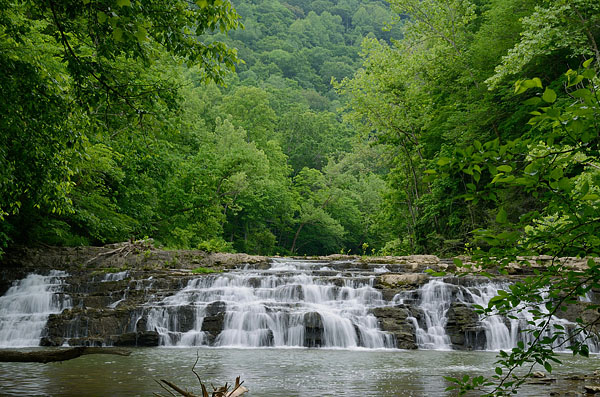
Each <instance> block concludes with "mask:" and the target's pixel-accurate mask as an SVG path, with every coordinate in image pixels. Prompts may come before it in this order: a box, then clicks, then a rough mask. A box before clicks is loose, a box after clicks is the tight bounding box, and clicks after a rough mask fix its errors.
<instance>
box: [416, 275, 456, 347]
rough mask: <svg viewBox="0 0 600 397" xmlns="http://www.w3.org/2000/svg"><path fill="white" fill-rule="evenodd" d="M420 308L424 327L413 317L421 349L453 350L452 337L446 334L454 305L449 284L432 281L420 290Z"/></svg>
mask: <svg viewBox="0 0 600 397" xmlns="http://www.w3.org/2000/svg"><path fill="white" fill-rule="evenodd" d="M419 295H420V304H419V308H420V309H421V310H423V315H424V317H425V318H424V322H425V324H424V327H421V326H420V325H419V322H418V321H417V319H416V318H414V317H411V318H410V319H411V320H412V322H413V326H414V327H415V333H416V337H417V345H418V346H419V348H420V349H432V350H451V349H452V347H451V345H450V337H449V336H448V335H447V334H446V323H447V322H448V316H447V315H448V309H449V308H450V304H451V303H452V293H451V291H450V289H449V284H446V283H444V282H443V281H440V280H431V281H430V282H429V283H427V284H425V285H424V286H423V287H421V289H420V290H419Z"/></svg>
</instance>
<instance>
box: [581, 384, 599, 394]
mask: <svg viewBox="0 0 600 397" xmlns="http://www.w3.org/2000/svg"><path fill="white" fill-rule="evenodd" d="M583 388H584V390H585V392H586V394H598V393H600V386H598V385H584V386H583Z"/></svg>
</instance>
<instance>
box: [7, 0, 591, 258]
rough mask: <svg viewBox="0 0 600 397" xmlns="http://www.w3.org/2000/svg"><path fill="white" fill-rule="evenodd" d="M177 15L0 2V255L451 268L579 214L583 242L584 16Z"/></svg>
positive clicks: (435, 10) (263, 10)
mask: <svg viewBox="0 0 600 397" xmlns="http://www.w3.org/2000/svg"><path fill="white" fill-rule="evenodd" d="M184 3H185V2H180V1H176V0H169V1H167V2H160V1H145V2H144V1H133V0H88V1H82V2H80V1H60V2H57V1H50V2H38V1H33V0H30V1H24V2H13V1H10V0H0V6H1V7H2V10H3V11H2V15H1V17H0V32H1V34H0V48H2V51H0V66H1V68H2V70H3V71H5V72H4V73H3V74H2V75H1V76H0V87H1V88H2V96H1V97H0V112H1V114H2V117H1V119H0V139H1V140H2V143H1V144H0V248H3V249H5V248H7V247H9V246H10V245H13V244H48V245H68V246H71V245H90V244H91V245H95V244H106V243H111V242H118V241H125V240H128V239H131V238H134V239H142V238H145V237H152V238H153V239H154V240H155V244H157V245H162V246H164V247H167V248H200V249H204V250H209V251H238V252H248V253H258V254H328V253H338V252H344V253H355V254H372V253H377V254H412V253H438V254H440V255H451V254H457V253H462V252H464V250H465V248H467V249H471V248H469V247H473V246H475V245H477V246H481V245H482V244H483V245H486V244H487V245H488V246H494V245H498V244H497V241H498V236H500V237H501V239H503V240H505V241H507V242H508V244H510V245H515V244H514V243H515V241H522V238H523V235H524V234H528V235H532V234H536V233H538V234H539V233H541V232H544V231H545V232H548V230H555V228H556V227H564V228H568V227H569V226H568V222H566V221H564V220H562V219H561V218H560V216H556V214H557V213H559V212H560V210H561V207H559V205H561V204H560V203H563V204H564V202H568V201H569V200H570V201H571V202H573V200H574V198H575V199H577V200H578V201H579V202H584V204H585V208H583V207H582V208H578V209H576V210H573V208H571V210H572V211H571V212H575V213H578V212H579V211H587V212H585V214H586V215H585V216H586V220H585V221H584V222H585V223H586V225H587V226H590V225H591V226H593V225H594V224H595V223H598V222H597V221H598V214H599V213H600V211H598V206H599V202H598V193H600V188H599V186H600V171H599V169H600V168H599V166H600V165H599V164H598V127H597V125H596V124H595V123H596V121H595V116H596V115H597V114H598V109H597V107H595V108H594V107H593V106H590V103H587V106H584V105H586V103H585V101H586V100H588V99H589V100H591V99H593V97H592V94H593V95H595V91H593V89H591V90H592V91H590V89H588V88H586V87H590V83H588V81H596V83H597V80H594V79H595V78H596V77H595V75H594V73H593V70H594V68H595V67H597V66H598V62H599V60H600V53H599V50H598V40H599V39H600V26H599V25H600V4H598V3H597V1H594V0H569V1H567V0H473V1H469V0H451V1H440V0H423V1H421V0H390V1H389V2H386V1H378V0H315V1H312V2H310V1H300V0H287V1H284V0H234V1H233V6H232V5H231V4H230V3H229V2H228V1H222V0H214V1H198V2H196V5H194V6H193V7H192V11H190V10H189V9H188V10H186V9H185V7H186V6H185V5H184ZM186 4H187V3H186ZM161 10H162V11H161ZM164 10H169V11H168V12H166V11H164ZM593 59H596V60H595V61H590V62H587V63H586V64H585V65H584V62H585V61H586V60H593ZM198 66H199V67H198ZM569 69H571V72H572V73H574V74H575V75H573V74H572V75H571V76H569V75H568V74H565V72H567V71H568V70H569ZM228 70H230V72H229V73H228V72H227V71H228ZM578 70H579V71H581V73H582V74H578V72H577V71H578ZM533 78H535V79H533ZM571 79H573V81H571ZM575 80H576V81H575ZM516 81H519V82H520V83H519V84H521V85H519V86H518V87H517V90H515V82H516ZM591 86H593V84H592V85H591ZM586 89H588V91H586ZM576 90H583V91H579V92H578V91H576ZM577 92H578V94H576V93H577ZM585 92H587V93H588V94H585ZM584 94H585V95H584ZM578 95H579V96H578ZM573 103H575V104H580V105H582V106H583V107H585V108H586V109H588V110H582V109H579V108H578V109H579V113H572V112H575V111H576V110H574V109H573V107H572V105H573ZM544 104H545V105H544ZM540 106H544V107H543V109H545V110H544V113H543V114H542V113H540V112H539V111H537V110H536V109H538V108H539V107H540ZM569 106H571V107H569ZM548 109H550V110H552V109H553V110H552V112H550V111H549V110H548ZM590 109H592V110H590ZM547 111H548V112H550V113H548V112H547ZM532 112H534V113H533V115H535V114H536V113H535V112H537V114H539V116H538V117H540V120H538V121H537V122H531V121H530V119H531V117H532ZM569 112H571V113H569ZM590 112H591V113H590ZM561 115H563V116H564V115H567V116H570V119H568V120H567V118H565V117H566V116H564V117H563V118H562V119H561V118H560V117H561ZM542 116H543V117H542ZM552 117H554V119H552ZM552 121H556V122H558V123H559V124H560V123H563V124H564V125H566V126H567V127H568V128H566V129H568V130H571V129H573V131H574V132H573V131H571V132H572V133H573V134H575V135H577V137H575V138H573V136H571V138H573V139H574V140H573V142H566V141H564V140H561V139H559V135H560V134H558V133H554V132H552V131H556V125H554V126H553V125H552ZM542 124H543V125H542ZM567 124H568V125H567ZM588 126H591V130H590V129H589V128H583V127H588ZM583 130H586V131H591V132H587V133H586V134H587V135H585V136H584V138H585V139H584V140H583V141H582V140H581V138H580V137H579V135H580V134H583V132H582V131H583ZM578 134H579V135H578ZM548 137H551V139H550V138H548ZM576 142H583V145H579V144H578V143H576ZM561 145H562V146H561ZM578 145H579V146H578ZM565 147H567V148H571V149H572V148H576V149H577V150H574V149H573V150H571V151H569V150H563V149H565ZM555 149H556V150H555ZM579 149H581V150H579ZM530 152H536V153H538V155H539V156H538V158H544V159H547V160H548V162H547V163H544V164H541V165H540V164H538V165H536V166H535V167H534V168H531V167H530V168H529V169H527V170H526V175H525V176H523V175H517V171H518V170H519V172H521V171H523V172H525V168H526V166H527V165H530V164H532V163H533V160H532V159H531V158H530V157H527V156H528V155H527V153H530ZM507 153H509V154H510V153H512V154H511V155H510V156H508V157H506V154H507ZM499 159H500V160H499ZM494 162H496V163H494ZM556 164H560V167H555V165H556ZM549 165H552V166H553V167H550V168H549ZM555 169H560V171H555V174H553V175H552V178H550V179H539V178H538V179H535V178H537V177H535V178H534V175H535V174H536V172H538V171H540V170H551V171H552V170H555ZM542 174H543V173H542V172H541V171H540V172H539V174H538V175H542ZM528 178H529V179H528ZM534 179H535V180H534ZM543 183H546V185H545V186H541V184H543ZM557 190H560V191H562V192H563V193H565V194H564V195H562V196H561V197H559V198H560V200H562V201H560V200H559V199H557V198H551V197H549V196H548V195H547V193H548V192H552V191H557ZM544 197H547V199H543V198H544ZM553 197H554V196H553ZM583 198H585V199H584V200H583ZM579 199H582V200H579ZM557 200H559V201H560V203H559V201H557ZM573 205H575V204H573ZM553 206H554V207H553ZM553 214H554V215H555V216H554V219H550V218H552V216H553ZM525 215H527V216H525ZM575 216H579V215H575ZM534 218H535V219H537V220H540V219H541V220H544V222H538V223H537V224H535V222H533V220H534ZM521 221H523V222H525V223H523V224H520V223H519V222H521ZM595 227H596V228H597V226H595ZM474 230H479V231H480V232H479V234H477V233H476V234H474V233H473V231H474ZM574 230H575V229H574ZM486 233H487V234H486ZM594 233H595V232H594V231H592V232H590V233H588V235H593V234H594ZM597 235H598V234H596V236H597ZM538 237H539V236H538ZM571 237H573V236H572V235H571V234H568V235H567V234H565V238H571ZM539 238H542V237H539ZM594 246H595V247H596V248H597V246H598V245H597V244H596V245H594V244H593V242H592V243H590V242H589V241H587V242H586V243H585V244H583V243H582V244H581V245H579V246H577V247H575V248H573V252H567V251H565V252H564V253H565V254H580V253H583V254H585V253H589V252H593V250H594V249H596V248H593V247H594ZM530 248H531V247H530ZM532 249H533V248H532Z"/></svg>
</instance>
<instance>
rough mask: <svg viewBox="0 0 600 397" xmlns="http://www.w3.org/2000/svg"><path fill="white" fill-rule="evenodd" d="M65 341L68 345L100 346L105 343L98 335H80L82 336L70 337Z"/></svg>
mask: <svg viewBox="0 0 600 397" xmlns="http://www.w3.org/2000/svg"><path fill="white" fill-rule="evenodd" d="M67 343H68V344H69V346H93V347H102V346H104V345H105V344H106V341H105V339H104V338H98V337H87V338H86V337H82V338H70V339H68V341H67Z"/></svg>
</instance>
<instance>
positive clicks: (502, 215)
mask: <svg viewBox="0 0 600 397" xmlns="http://www.w3.org/2000/svg"><path fill="white" fill-rule="evenodd" d="M507 219H508V214H507V213H506V211H505V210H504V208H503V207H500V210H498V214H497V215H496V222H498V223H506V220H507Z"/></svg>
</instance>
